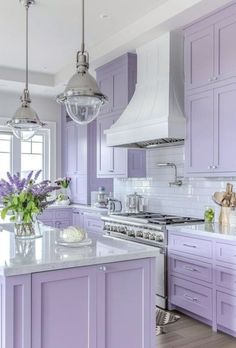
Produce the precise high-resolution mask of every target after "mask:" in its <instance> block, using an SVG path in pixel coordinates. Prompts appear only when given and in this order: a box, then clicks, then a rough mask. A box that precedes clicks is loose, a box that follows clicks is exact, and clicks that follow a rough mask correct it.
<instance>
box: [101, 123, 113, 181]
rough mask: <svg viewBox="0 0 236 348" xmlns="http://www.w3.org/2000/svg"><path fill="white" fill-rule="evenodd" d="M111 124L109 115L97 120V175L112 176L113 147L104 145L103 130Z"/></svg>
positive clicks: (104, 136)
mask: <svg viewBox="0 0 236 348" xmlns="http://www.w3.org/2000/svg"><path fill="white" fill-rule="evenodd" d="M112 124H113V119H112V118H111V117H106V118H102V119H98V120H97V174H98V176H104V177H107V176H112V175H113V173H114V169H115V168H114V148H112V147H108V146H107V145H106V135H105V133H104V132H105V130H106V129H109V128H110V127H111V126H112Z"/></svg>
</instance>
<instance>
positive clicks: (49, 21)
mask: <svg viewBox="0 0 236 348" xmlns="http://www.w3.org/2000/svg"><path fill="white" fill-rule="evenodd" d="M165 1H167V0H144V1H138V6H137V0H128V1H127V0H119V1H115V0H100V1H96V0H95V1H94V0H85V15H86V17H85V21H86V22H85V25H86V45H87V47H91V46H93V45H95V44H98V43H100V42H102V41H103V40H105V39H107V38H108V37H109V36H112V35H114V34H115V33H116V32H119V31H120V30H121V29H122V28H124V27H126V26H127V25H129V24H130V23H132V22H134V21H136V20H137V19H139V18H140V17H142V16H143V15H145V14H146V13H148V12H149V11H151V10H152V9H154V8H155V7H156V6H158V5H160V4H161V3H163V2H165ZM101 15H107V16H108V17H107V18H104V19H102V18H101V17H100V16H101ZM80 26H81V1H80V0H67V1H65V0H64V1H63V0H37V2H36V5H35V6H33V7H31V8H30V68H31V69H32V70H34V71H44V72H48V73H53V74H55V73H57V72H58V71H59V70H60V69H62V68H63V66H64V65H65V64H67V63H68V61H69V60H70V59H71V57H72V56H73V54H75V52H76V50H77V49H78V48H79V47H80V42H81V40H80V33H81V28H80ZM24 45H25V10H24V8H23V7H22V5H21V4H20V3H19V0H7V1H3V0H1V1H0V51H1V55H0V66H6V67H12V68H13V67H14V68H21V69H22V68H24V65H25V63H24V57H25V48H24Z"/></svg>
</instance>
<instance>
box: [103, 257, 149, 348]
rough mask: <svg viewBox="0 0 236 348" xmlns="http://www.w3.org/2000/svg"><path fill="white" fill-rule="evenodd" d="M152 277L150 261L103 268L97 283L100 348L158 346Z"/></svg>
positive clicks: (121, 263)
mask: <svg viewBox="0 0 236 348" xmlns="http://www.w3.org/2000/svg"><path fill="white" fill-rule="evenodd" d="M150 274H151V273H150V260H142V261H141V262H140V261H139V260H135V261H131V262H120V263H112V264H109V265H107V266H106V265H105V266H102V267H101V271H100V272H98V284H97V291H98V298H99V301H98V313H99V330H97V343H98V344H97V348H104V347H106V348H121V347H130V348H131V347H132V348H134V347H135V348H145V347H146V348H149V347H150V348H154V347H155V342H154V341H153V334H152V332H153V328H154V315H153V316H151V317H152V319H151V320H150V313H153V314H154V310H153V308H154V307H155V304H154V303H152V300H151V301H150V300H149V299H150V296H149V291H150V286H149V284H150V281H151V279H150ZM104 332H105V335H104ZM148 332H149V334H148Z"/></svg>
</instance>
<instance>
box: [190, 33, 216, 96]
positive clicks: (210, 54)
mask: <svg viewBox="0 0 236 348" xmlns="http://www.w3.org/2000/svg"><path fill="white" fill-rule="evenodd" d="M185 76H186V80H185V82H186V88H188V89H189V88H195V87H199V86H203V85H206V84H208V83H209V82H211V79H212V78H213V76H214V30H213V27H210V28H207V29H203V30H200V31H198V32H196V33H195V32H194V33H192V34H190V35H186V37H185Z"/></svg>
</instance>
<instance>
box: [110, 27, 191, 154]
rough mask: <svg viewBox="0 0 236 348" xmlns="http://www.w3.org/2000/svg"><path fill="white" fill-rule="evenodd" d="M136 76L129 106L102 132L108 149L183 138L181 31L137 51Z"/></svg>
mask: <svg viewBox="0 0 236 348" xmlns="http://www.w3.org/2000/svg"><path fill="white" fill-rule="evenodd" d="M137 56H138V77H137V85H136V90H135V93H134V95H133V98H132V99H131V101H130V103H129V104H128V106H127V107H126V109H125V111H124V112H123V114H122V115H121V116H120V118H119V119H118V120H117V122H116V123H115V124H114V125H113V126H112V127H111V128H110V129H108V130H106V131H105V133H106V136H107V145H108V146H118V147H122V146H123V147H141V148H142V147H146V148H148V147H155V146H160V145H164V144H165V145H166V144H178V143H180V142H183V140H184V137H185V118H184V72H183V64H184V58H183V36H182V32H180V31H175V32H171V33H166V34H164V35H163V36H161V37H159V38H158V39H156V40H153V41H151V42H149V43H147V44H145V45H144V46H142V47H140V48H139V49H137Z"/></svg>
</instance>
